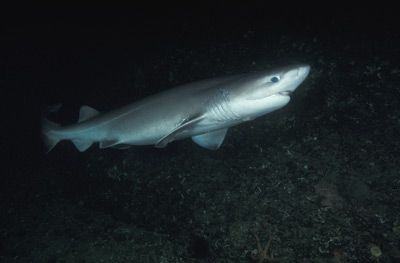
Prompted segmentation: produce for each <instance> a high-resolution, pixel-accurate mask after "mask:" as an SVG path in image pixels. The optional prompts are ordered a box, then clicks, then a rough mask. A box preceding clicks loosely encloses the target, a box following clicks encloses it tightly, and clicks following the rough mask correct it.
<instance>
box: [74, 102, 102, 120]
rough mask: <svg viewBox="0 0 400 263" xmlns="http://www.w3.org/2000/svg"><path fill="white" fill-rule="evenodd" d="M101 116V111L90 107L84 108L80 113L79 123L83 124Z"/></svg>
mask: <svg viewBox="0 0 400 263" xmlns="http://www.w3.org/2000/svg"><path fill="white" fill-rule="evenodd" d="M98 114H99V111H97V110H95V109H93V108H92V107H89V106H86V105H84V106H82V107H81V109H80V111H79V121H78V122H83V121H86V120H88V119H91V118H93V117H95V116H97V115H98Z"/></svg>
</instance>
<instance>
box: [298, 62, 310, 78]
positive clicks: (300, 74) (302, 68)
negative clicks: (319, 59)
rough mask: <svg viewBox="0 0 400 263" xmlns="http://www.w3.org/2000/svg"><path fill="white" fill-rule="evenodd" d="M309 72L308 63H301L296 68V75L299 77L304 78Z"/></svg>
mask: <svg viewBox="0 0 400 263" xmlns="http://www.w3.org/2000/svg"><path fill="white" fill-rule="evenodd" d="M309 73H310V66H309V65H302V66H300V67H299V68H298V69H297V76H298V77H301V78H306V77H307V76H308V74H309Z"/></svg>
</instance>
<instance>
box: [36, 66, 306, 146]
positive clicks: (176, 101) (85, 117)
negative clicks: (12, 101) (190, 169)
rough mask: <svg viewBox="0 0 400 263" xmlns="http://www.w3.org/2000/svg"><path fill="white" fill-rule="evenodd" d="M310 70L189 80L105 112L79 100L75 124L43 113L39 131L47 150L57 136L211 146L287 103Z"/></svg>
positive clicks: (86, 142)
mask: <svg viewBox="0 0 400 263" xmlns="http://www.w3.org/2000/svg"><path fill="white" fill-rule="evenodd" d="M309 70H310V67H309V66H307V65H296V66H291V67H286V68H281V69H277V70H272V71H265V72H259V73H250V74H243V75H236V76H228V77H223V78H214V79H209V80H203V81H199V82H194V83H189V84H186V85H182V86H179V87H176V88H174V89H171V90H168V91H165V92H162V93H159V94H156V95H153V96H150V97H148V98H145V99H143V100H140V101H138V102H136V103H133V104H130V105H128V106H125V107H122V108H120V109H116V110H113V111H110V112H108V113H104V114H100V113H98V112H97V111H96V110H94V109H92V108H90V107H88V106H83V107H82V108H81V111H80V116H79V121H78V123H76V124H73V125H69V126H63V127H61V126H59V125H57V124H55V123H52V122H50V121H48V120H46V119H45V120H44V121H43V136H44V138H45V142H46V144H47V146H48V148H49V150H51V149H52V148H53V147H54V146H55V145H56V144H57V143H58V142H59V141H60V140H71V141H72V142H73V143H74V144H75V146H76V147H77V148H78V150H79V151H85V150H86V149H87V148H89V147H90V146H91V145H92V144H93V143H95V142H99V143H100V148H107V147H116V148H125V147H127V146H130V145H155V146H156V147H164V146H166V145H167V144H168V143H170V142H172V141H175V140H180V139H184V138H188V137H192V139H193V141H194V142H196V143H197V144H199V145H200V146H203V147H205V148H208V149H214V150H215V149H218V148H219V147H220V145H221V144H222V142H223V140H224V137H225V134H226V131H227V129H228V128H229V127H232V126H234V125H237V124H240V123H242V122H245V121H248V120H252V119H254V118H256V117H259V116H261V115H264V114H267V113H269V112H272V111H274V110H277V109H279V108H281V107H283V106H285V105H286V104H287V103H288V102H289V100H290V97H289V95H290V93H291V92H292V91H294V90H295V89H296V88H297V87H298V86H299V85H300V84H301V83H302V82H303V81H304V79H305V78H306V77H307V75H308V73H309Z"/></svg>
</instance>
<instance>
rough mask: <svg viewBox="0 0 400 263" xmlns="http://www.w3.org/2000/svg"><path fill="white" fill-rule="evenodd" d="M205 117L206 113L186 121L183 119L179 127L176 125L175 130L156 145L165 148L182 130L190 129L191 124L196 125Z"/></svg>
mask: <svg viewBox="0 0 400 263" xmlns="http://www.w3.org/2000/svg"><path fill="white" fill-rule="evenodd" d="M204 118H205V115H198V116H196V117H193V118H189V119H187V120H185V121H183V122H182V123H181V124H180V125H179V126H178V127H176V128H175V129H174V130H172V131H171V132H170V133H168V134H167V135H165V136H164V137H162V138H161V139H160V140H159V141H158V142H157V143H156V144H155V146H156V147H157V148H164V147H165V146H167V144H168V143H170V142H172V141H174V140H175V139H176V137H177V136H178V134H180V133H181V132H183V131H185V130H187V129H190V127H191V126H193V125H196V123H198V122H199V121H201V120H202V119H204Z"/></svg>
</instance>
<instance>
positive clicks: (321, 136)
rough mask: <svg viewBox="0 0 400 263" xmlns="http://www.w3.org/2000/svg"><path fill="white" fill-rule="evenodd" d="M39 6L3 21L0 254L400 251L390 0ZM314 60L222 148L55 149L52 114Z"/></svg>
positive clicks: (290, 258)
mask: <svg viewBox="0 0 400 263" xmlns="http://www.w3.org/2000/svg"><path fill="white" fill-rule="evenodd" d="M278 11H279V9H273V8H271V7H263V6H253V7H242V8H232V7H231V8H225V7H224V6H223V5H220V6H214V7H213V8H205V7H202V8H198V9H193V8H192V9H184V8H180V9H174V8H166V9H163V10H161V11H154V10H151V9H148V10H137V9H136V10H102V11H89V10H86V11H76V10H63V11H61V10H51V11H50V10H35V11H32V12H30V11H24V12H22V11H21V12H16V14H15V15H14V13H12V14H11V13H10V14H9V15H8V16H3V20H4V21H3V25H4V29H5V30H4V31H3V32H2V35H1V39H2V44H1V45H2V47H3V48H2V51H3V52H2V59H1V62H0V63H1V64H0V65H1V66H2V68H3V69H2V80H1V85H2V93H3V97H2V98H3V102H2V107H3V108H4V110H5V111H4V113H3V120H4V121H3V123H2V132H3V134H4V136H3V138H2V145H3V146H2V150H3V154H4V155H3V156H4V157H2V160H3V162H4V164H2V170H4V171H3V172H2V177H3V178H2V183H1V185H0V187H1V189H0V190H1V191H0V202H1V214H0V220H1V221H0V224H1V225H0V261H1V262H49V263H50V262H52V263H53V262H259V256H260V255H259V254H260V253H259V252H260V251H259V250H257V243H256V237H255V236H257V237H258V238H259V240H260V245H261V246H262V248H264V247H265V245H266V244H267V243H268V241H270V247H269V249H268V251H267V253H266V254H267V256H268V258H267V257H266V258H265V262H269V258H271V257H273V258H274V259H276V261H277V262H378V261H379V262H399V260H400V212H399V211H400V174H399V165H398V164H399V162H400V140H399V131H400V108H399V106H398V105H399V99H400V90H399V87H400V65H399V61H400V60H399V59H400V38H399V37H400V34H399V32H398V30H397V29H396V22H397V21H396V16H395V15H394V14H392V13H394V12H392V11H391V10H390V7H388V8H387V9H386V10H381V9H374V8H370V9H368V8H364V9H349V8H346V9H338V10H337V11H333V10H322V9H321V11H320V12H314V11H312V10H311V9H307V8H305V7H304V8H303V9H296V8H294V9H293V10H292V11H287V12H283V11H282V12H278ZM292 62H303V63H308V64H310V65H311V68H312V70H311V73H310V75H309V77H308V79H307V80H306V81H305V82H304V83H303V84H302V86H301V87H300V88H299V89H298V90H297V91H296V92H295V93H294V94H293V96H292V100H291V102H290V103H289V104H288V105H287V106H286V107H285V108H283V109H281V110H279V111H277V112H274V113H271V114H269V115H267V116H264V117H262V118H259V119H257V120H255V121H252V122H250V123H246V124H243V125H240V126H237V127H234V128H232V129H230V130H229V132H228V135H227V137H226V139H225V141H224V143H223V145H222V147H221V148H220V149H219V150H218V151H215V152H214V151H208V150H205V149H202V148H200V147H199V146H197V145H195V144H193V143H192V142H191V140H183V141H178V142H174V143H172V144H170V145H168V147H166V148H164V149H155V148H153V147H151V146H148V147H133V148H131V149H129V150H124V151H120V150H113V149H106V150H99V149H98V148H97V147H96V146H93V147H91V148H90V149H89V150H88V151H86V152H83V153H79V152H78V151H77V150H76V149H75V148H74V147H73V145H72V144H70V143H69V142H62V143H60V144H59V145H57V147H56V148H55V149H54V150H53V151H52V152H50V153H49V154H47V155H46V154H44V149H43V145H42V142H41V140H40V117H41V112H42V111H43V110H45V109H46V107H47V106H49V105H52V104H54V103H58V102H62V103H63V104H64V107H63V108H62V109H61V112H60V113H59V114H58V115H54V116H51V117H52V118H53V119H54V120H57V121H58V122H60V123H63V124H67V123H73V122H75V121H76V119H77V115H78V111H79V106H80V105H90V106H92V107H94V108H96V109H99V110H101V111H107V110H110V109H113V108H115V107H119V106H122V105H125V104H127V103H130V102H132V101H134V100H136V99H140V98H142V97H145V96H146V95H150V94H153V93H156V92H158V91H161V90H165V89H168V88H171V87H174V86H176V85H178V84H182V83H185V82H189V81H194V80H199V79H203V78H209V77H213V76H219V75H228V74H238V73H245V72H252V71H257V70H263V69H269V68H273V67H274V65H277V64H279V65H281V64H283V63H292Z"/></svg>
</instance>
